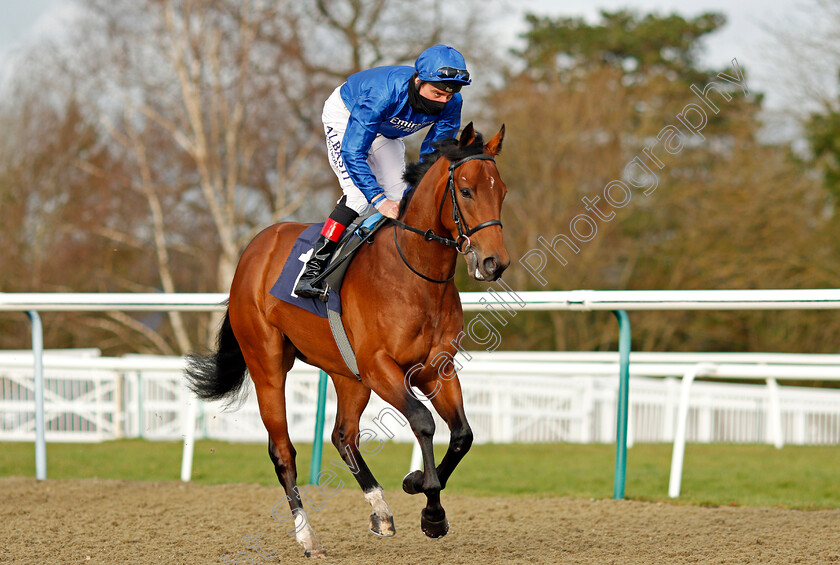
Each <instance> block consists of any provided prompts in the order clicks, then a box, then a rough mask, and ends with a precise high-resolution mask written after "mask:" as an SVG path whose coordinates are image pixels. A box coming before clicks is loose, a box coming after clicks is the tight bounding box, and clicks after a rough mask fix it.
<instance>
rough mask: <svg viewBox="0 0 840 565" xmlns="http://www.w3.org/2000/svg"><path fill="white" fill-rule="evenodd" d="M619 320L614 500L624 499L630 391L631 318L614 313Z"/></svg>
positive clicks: (621, 313) (621, 311) (623, 312)
mask: <svg viewBox="0 0 840 565" xmlns="http://www.w3.org/2000/svg"><path fill="white" fill-rule="evenodd" d="M613 314H615V317H616V318H618V363H619V375H618V413H617V415H616V432H615V483H614V485H613V498H614V499H615V500H621V499H622V498H624V482H625V479H626V476H627V418H628V414H629V410H628V408H629V389H630V318H629V317H627V312H625V311H624V310H615V311H613Z"/></svg>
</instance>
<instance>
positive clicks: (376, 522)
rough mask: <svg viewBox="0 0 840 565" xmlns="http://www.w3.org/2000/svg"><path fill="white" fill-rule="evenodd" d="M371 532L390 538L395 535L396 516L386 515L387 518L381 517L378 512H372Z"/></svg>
mask: <svg viewBox="0 0 840 565" xmlns="http://www.w3.org/2000/svg"><path fill="white" fill-rule="evenodd" d="M370 533H372V534H376V535H377V536H380V537H383V538H389V537H391V536H393V535H394V534H396V533H397V530H396V528H394V517H393V516H386V517H385V518H380V517H379V516H377V515H376V514H371V515H370Z"/></svg>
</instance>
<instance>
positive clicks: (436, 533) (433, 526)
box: [420, 508, 449, 539]
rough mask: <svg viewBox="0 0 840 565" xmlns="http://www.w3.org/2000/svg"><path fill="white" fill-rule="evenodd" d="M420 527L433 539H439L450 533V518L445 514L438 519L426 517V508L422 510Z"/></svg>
mask: <svg viewBox="0 0 840 565" xmlns="http://www.w3.org/2000/svg"><path fill="white" fill-rule="evenodd" d="M420 529H421V530H423V533H424V534H426V535H427V536H428V537H430V538H432V539H438V538H442V537H443V536H445V535H446V534H447V533H449V520H447V519H446V515H445V514H444V516H443V518H441V519H440V520H438V521H434V520H430V519H428V518H427V517H426V509H425V508H424V509H423V510H422V511H421V512H420Z"/></svg>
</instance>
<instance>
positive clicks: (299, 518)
mask: <svg viewBox="0 0 840 565" xmlns="http://www.w3.org/2000/svg"><path fill="white" fill-rule="evenodd" d="M255 326H257V324H252V325H251V326H250V328H249V329H250V331H251V332H256V333H259V334H260V335H257V336H254V337H253V338H251V336H249V339H247V340H245V339H243V340H241V341H240V343H242V352H243V355H244V356H245V360H246V361H247V364H248V371H249V372H250V373H251V378H252V379H253V381H254V386H255V388H256V391H257V401H258V402H259V405H260V416H261V417H262V421H263V424H265V428H266V430H268V455H269V457H271V461H272V462H273V463H274V471H275V473H277V479H278V480H279V481H280V484H281V485H282V486H283V489H284V490H285V491H286V500H287V501H288V502H289V507H290V508H291V514H290V515H289V517H290V518H293V519H294V530H293V531H294V532H295V539H296V540H297V542H298V543H299V544H300V545H302V546H303V549H304V553H305V555H306V556H307V557H326V555H327V553H326V551H324V548H323V547H321V544H320V543H318V539H317V538H316V537H315V531H314V530H313V529H312V526H310V524H309V519H308V517H307V515H306V511H305V510H304V509H303V502H302V501H301V498H300V492H299V491H298V488H297V465H296V464H295V455H296V452H295V448H294V446H293V445H292V440H291V438H290V437H289V429H288V425H287V423H286V396H285V385H286V373H287V372H288V371H289V369H291V367H292V364H293V363H294V360H295V356H294V355H295V350H294V346H292V345H291V344H290V343H289V342H287V341H286V340H285V339H284V338H283V336H282V335H281V334H280V333H279V332H278V331H277V330H275V329H274V328H272V327H269V326H265V327H264V330H265V331H263V332H259V328H257V327H255ZM273 517H274V518H275V520H278V521H282V520H279V519H278V517H277V516H276V515H274V513H273ZM291 531H292V530H290V532H289V533H291Z"/></svg>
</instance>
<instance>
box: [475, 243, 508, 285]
mask: <svg viewBox="0 0 840 565" xmlns="http://www.w3.org/2000/svg"><path fill="white" fill-rule="evenodd" d="M466 256H467V268H468V271H469V274H470V276H471V277H472V278H474V279H475V280H477V281H482V282H492V281H495V280H498V279H499V277H501V276H502V273H503V272H504V271H505V269H507V268H508V265H510V259H509V258H505V259H501V258H499V257H497V256H495V255H489V256H487V257H484V258H483V259H482V258H480V257H479V253H478V251H477V250H476V249H475V248H474V247H473V248H471V249H469V250H468V251H467V253H466Z"/></svg>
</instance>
